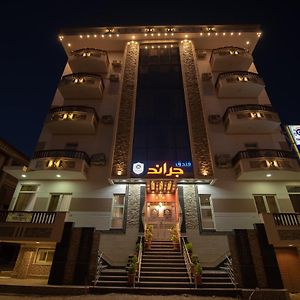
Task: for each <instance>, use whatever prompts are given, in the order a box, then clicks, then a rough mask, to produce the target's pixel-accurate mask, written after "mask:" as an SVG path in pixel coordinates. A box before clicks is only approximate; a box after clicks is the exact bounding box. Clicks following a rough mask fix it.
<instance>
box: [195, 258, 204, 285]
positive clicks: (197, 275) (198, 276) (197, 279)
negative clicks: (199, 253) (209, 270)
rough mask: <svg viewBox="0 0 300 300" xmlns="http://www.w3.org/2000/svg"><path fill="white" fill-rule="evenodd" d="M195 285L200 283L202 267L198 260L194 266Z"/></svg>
mask: <svg viewBox="0 0 300 300" xmlns="http://www.w3.org/2000/svg"><path fill="white" fill-rule="evenodd" d="M194 278H195V286H196V287H198V286H199V285H201V283H202V267H201V265H200V263H199V262H198V263H197V264H196V265H195V267H194Z"/></svg>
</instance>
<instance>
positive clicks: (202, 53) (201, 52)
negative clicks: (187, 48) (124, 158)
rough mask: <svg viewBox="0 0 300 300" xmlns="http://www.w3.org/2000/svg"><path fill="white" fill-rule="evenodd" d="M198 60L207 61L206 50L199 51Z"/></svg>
mask: <svg viewBox="0 0 300 300" xmlns="http://www.w3.org/2000/svg"><path fill="white" fill-rule="evenodd" d="M196 53H197V58H198V59H205V58H206V54H207V52H206V51H204V50H197V52H196Z"/></svg>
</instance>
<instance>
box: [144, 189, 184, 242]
mask: <svg viewBox="0 0 300 300" xmlns="http://www.w3.org/2000/svg"><path fill="white" fill-rule="evenodd" d="M179 215H180V214H179V204H178V195H177V189H176V190H175V189H173V193H166V192H165V193H164V192H162V191H156V192H154V191H150V192H149V190H148V191H147V194H146V203H145V218H144V223H145V226H147V225H152V226H153V240H156V241H167V240H170V231H169V229H170V228H171V227H172V226H174V225H177V224H179Z"/></svg>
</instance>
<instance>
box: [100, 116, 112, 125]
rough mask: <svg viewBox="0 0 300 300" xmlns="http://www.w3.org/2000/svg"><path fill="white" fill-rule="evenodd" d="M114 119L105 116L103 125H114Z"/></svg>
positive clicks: (102, 121) (102, 119)
mask: <svg viewBox="0 0 300 300" xmlns="http://www.w3.org/2000/svg"><path fill="white" fill-rule="evenodd" d="M113 122H114V119H113V117H112V116H111V115H103V116H102V117H101V123H103V124H113Z"/></svg>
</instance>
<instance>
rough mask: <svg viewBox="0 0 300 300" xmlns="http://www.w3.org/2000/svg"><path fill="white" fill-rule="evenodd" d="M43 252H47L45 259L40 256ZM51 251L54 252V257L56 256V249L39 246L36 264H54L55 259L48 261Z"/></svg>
mask: <svg viewBox="0 0 300 300" xmlns="http://www.w3.org/2000/svg"><path fill="white" fill-rule="evenodd" d="M41 252H46V257H45V259H44V260H41V259H39V256H40V255H41ZM49 252H53V257H54V252H55V249H50V248H38V249H37V251H36V255H35V259H34V264H36V265H43V266H50V265H52V262H53V259H52V261H50V262H49V261H47V258H48V255H49Z"/></svg>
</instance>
